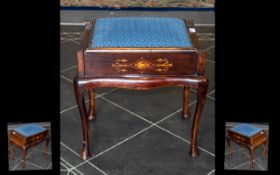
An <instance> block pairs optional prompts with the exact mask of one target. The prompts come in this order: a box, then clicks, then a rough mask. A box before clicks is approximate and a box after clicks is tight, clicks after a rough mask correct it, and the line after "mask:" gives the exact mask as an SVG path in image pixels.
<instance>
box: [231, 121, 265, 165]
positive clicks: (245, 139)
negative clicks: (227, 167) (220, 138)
mask: <svg viewBox="0 0 280 175" xmlns="http://www.w3.org/2000/svg"><path fill="white" fill-rule="evenodd" d="M226 138H227V143H228V147H229V150H228V151H229V157H230V158H231V156H232V149H231V145H230V140H232V141H234V142H236V143H237V144H239V145H241V146H242V147H244V146H246V147H247V148H249V150H250V159H251V163H250V170H253V161H254V150H255V148H257V147H258V146H260V145H263V155H262V156H263V158H264V159H265V155H266V150H265V148H266V144H267V136H266V134H265V132H264V130H263V129H261V128H258V127H255V126H253V125H248V124H240V125H237V126H235V127H233V128H231V129H229V130H227V136H226Z"/></svg>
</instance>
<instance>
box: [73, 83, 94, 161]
mask: <svg viewBox="0 0 280 175" xmlns="http://www.w3.org/2000/svg"><path fill="white" fill-rule="evenodd" d="M74 91H75V95H76V100H77V104H78V108H79V111H80V118H81V123H82V129H83V148H82V151H81V153H80V156H81V158H82V159H84V160H86V159H87V158H88V157H90V156H91V153H90V149H89V144H90V143H89V122H88V115H87V112H86V106H85V100H84V86H83V85H81V84H80V83H79V80H78V79H77V78H75V80H74Z"/></svg>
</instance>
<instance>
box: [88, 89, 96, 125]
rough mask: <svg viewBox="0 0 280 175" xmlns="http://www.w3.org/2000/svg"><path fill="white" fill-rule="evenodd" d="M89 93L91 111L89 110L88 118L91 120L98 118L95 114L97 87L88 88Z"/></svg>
mask: <svg viewBox="0 0 280 175" xmlns="http://www.w3.org/2000/svg"><path fill="white" fill-rule="evenodd" d="M88 94H89V104H90V105H89V112H88V119H89V120H94V121H95V119H96V115H95V99H94V97H95V89H94V88H93V89H90V90H88Z"/></svg>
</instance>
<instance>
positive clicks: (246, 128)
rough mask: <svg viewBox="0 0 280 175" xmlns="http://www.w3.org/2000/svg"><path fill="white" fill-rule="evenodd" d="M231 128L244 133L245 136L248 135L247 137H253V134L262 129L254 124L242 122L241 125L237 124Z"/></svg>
mask: <svg viewBox="0 0 280 175" xmlns="http://www.w3.org/2000/svg"><path fill="white" fill-rule="evenodd" d="M230 130H231V131H234V132H237V133H239V134H242V135H244V136H247V137H251V136H253V135H255V134H257V133H258V132H260V131H262V129H261V128H258V127H256V126H253V125H248V124H240V125H237V126H235V127H233V128H231V129H230Z"/></svg>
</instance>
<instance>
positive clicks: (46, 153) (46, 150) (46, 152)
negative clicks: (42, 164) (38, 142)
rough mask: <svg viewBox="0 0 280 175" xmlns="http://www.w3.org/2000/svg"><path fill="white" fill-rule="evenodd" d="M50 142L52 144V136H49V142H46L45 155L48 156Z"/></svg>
mask: <svg viewBox="0 0 280 175" xmlns="http://www.w3.org/2000/svg"><path fill="white" fill-rule="evenodd" d="M49 142H50V136H48V138H47V140H46V144H45V155H46V156H47V155H48V146H49Z"/></svg>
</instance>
